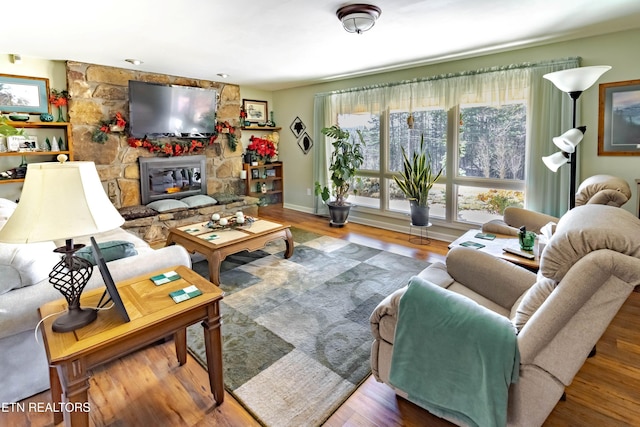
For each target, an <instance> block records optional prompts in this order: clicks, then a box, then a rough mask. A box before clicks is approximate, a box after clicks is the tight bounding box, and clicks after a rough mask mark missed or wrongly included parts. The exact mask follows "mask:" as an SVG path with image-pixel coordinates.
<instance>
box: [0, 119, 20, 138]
mask: <svg viewBox="0 0 640 427" xmlns="http://www.w3.org/2000/svg"><path fill="white" fill-rule="evenodd" d="M24 134H25V131H24V129H16V128H14V127H13V126H11V125H10V124H9V119H7V118H6V117H5V116H0V135H1V136H14V135H24Z"/></svg>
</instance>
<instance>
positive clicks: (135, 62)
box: [125, 59, 142, 65]
mask: <svg viewBox="0 0 640 427" xmlns="http://www.w3.org/2000/svg"><path fill="white" fill-rule="evenodd" d="M125 61H127V62H128V63H129V64H133V65H140V64H142V61H140V60H139V59H125Z"/></svg>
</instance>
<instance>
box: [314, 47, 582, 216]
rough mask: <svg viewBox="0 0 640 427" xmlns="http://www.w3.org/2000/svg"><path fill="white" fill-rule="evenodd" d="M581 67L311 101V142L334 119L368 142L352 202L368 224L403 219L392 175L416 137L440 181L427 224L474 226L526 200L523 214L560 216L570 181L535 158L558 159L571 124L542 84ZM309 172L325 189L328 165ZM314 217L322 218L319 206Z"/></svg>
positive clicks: (458, 77)
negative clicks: (557, 142)
mask: <svg viewBox="0 0 640 427" xmlns="http://www.w3.org/2000/svg"><path fill="white" fill-rule="evenodd" d="M579 66H580V59H579V58H563V59H557V60H552V61H543V62H538V63H521V64H511V65H506V66H499V67H492V68H485V69H481V70H474V71H464V72H461V73H456V74H446V75H444V74H443V75H439V76H430V77H424V78H415V79H413V80H406V81H400V82H392V83H386V84H376V85H370V86H365V87H360V88H350V89H344V90H337V91H333V92H325V93H318V94H316V96H315V99H314V115H315V122H316V131H315V134H316V137H317V138H318V139H319V140H320V138H321V136H320V135H321V134H320V129H321V128H322V127H326V126H331V125H332V124H334V123H336V120H337V123H338V124H340V125H341V126H342V127H343V128H346V129H348V130H350V131H352V130H353V131H355V129H361V130H363V132H364V133H365V135H366V140H367V142H368V147H367V149H366V151H367V155H366V164H365V166H364V167H363V169H362V170H360V171H359V177H360V178H361V180H360V182H359V183H358V184H357V185H355V186H354V189H353V190H354V191H353V193H354V194H353V199H350V200H351V201H353V202H356V204H358V205H360V206H361V207H362V208H363V209H367V210H368V211H367V212H366V214H367V215H366V216H368V217H369V218H373V217H374V216H375V215H382V216H395V217H397V218H400V217H401V215H406V213H408V211H409V207H408V206H409V204H408V202H407V201H406V200H405V198H404V197H403V195H402V194H401V193H400V192H399V191H398V189H397V187H396V186H395V184H394V182H393V176H394V174H396V173H398V171H399V170H400V169H401V167H402V165H401V149H402V148H403V147H404V148H405V149H406V150H409V152H411V150H412V149H414V147H416V146H417V145H418V144H419V141H420V137H421V135H424V138H425V141H426V143H427V146H428V147H429V150H430V153H431V156H432V160H433V162H434V165H433V167H440V166H443V167H444V172H445V173H444V175H443V176H442V177H441V179H440V181H439V183H438V184H437V185H436V186H434V187H433V189H432V191H431V192H430V206H431V215H432V216H433V217H434V218H438V219H441V220H443V221H446V222H448V223H451V224H453V223H458V224H465V223H472V224H479V223H483V222H485V221H487V220H489V219H491V218H497V217H500V216H501V215H502V210H503V209H504V207H505V206H512V205H515V206H522V205H524V204H525V200H526V207H527V208H528V209H532V210H535V211H539V212H544V213H547V214H549V215H554V216H560V215H561V214H562V213H563V212H564V211H566V199H567V198H566V197H564V196H565V194H564V193H565V190H563V188H564V186H562V185H559V184H558V181H563V180H565V179H567V177H565V176H563V174H559V173H554V172H552V171H550V170H548V169H547V168H546V167H545V166H544V164H543V163H542V162H541V161H540V158H541V157H543V156H546V155H549V154H550V153H552V152H555V151H557V150H556V149H555V147H554V146H553V144H552V142H551V141H552V138H553V137H555V136H557V135H559V134H560V133H562V132H564V130H566V128H567V126H569V125H570V123H569V122H570V119H571V114H570V112H571V103H570V102H568V100H567V97H566V96H562V95H563V94H562V93H560V92H559V91H558V90H557V88H555V87H554V86H553V85H552V84H549V81H548V80H546V79H545V78H544V76H545V75H546V74H548V73H550V72H554V71H559V70H565V69H570V68H576V67H579ZM409 117H411V118H412V119H413V129H409V126H407V119H409ZM533 124H535V125H533ZM321 144H322V145H319V148H322V149H323V151H324V152H325V153H326V154H327V155H328V154H329V151H330V146H327V144H326V143H325V141H322V142H321ZM315 165H317V166H319V168H316V169H315V170H314V178H316V179H317V180H320V181H327V176H326V171H325V169H326V168H325V166H326V158H322V159H318V161H317V162H316V163H315ZM525 188H526V189H527V192H526V197H525ZM315 202H317V200H316V201H315ZM314 210H315V211H316V212H320V211H321V209H320V208H319V205H318V204H317V203H316V204H315V206H314Z"/></svg>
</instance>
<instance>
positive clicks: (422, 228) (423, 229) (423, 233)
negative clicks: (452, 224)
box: [409, 222, 433, 245]
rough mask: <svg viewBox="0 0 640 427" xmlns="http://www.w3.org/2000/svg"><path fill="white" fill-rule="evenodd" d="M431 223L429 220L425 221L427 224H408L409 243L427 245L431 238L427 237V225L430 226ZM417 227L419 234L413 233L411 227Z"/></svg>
mask: <svg viewBox="0 0 640 427" xmlns="http://www.w3.org/2000/svg"><path fill="white" fill-rule="evenodd" d="M432 225H433V224H431V223H430V222H428V223H427V225H414V224H413V223H410V224H409V242H411V243H418V242H419V243H418V244H419V245H428V244H430V243H431V239H429V227H431V226H432ZM414 227H415V228H417V229H418V231H419V234H418V233H416V235H415V236H414V235H413V229H414Z"/></svg>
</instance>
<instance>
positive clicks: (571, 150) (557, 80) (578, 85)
mask: <svg viewBox="0 0 640 427" xmlns="http://www.w3.org/2000/svg"><path fill="white" fill-rule="evenodd" d="M610 69H611V67H610V66H608V65H594V66H591V67H579V68H570V69H568V70H562V71H556V72H553V73H548V74H545V75H544V76H543V77H544V78H545V79H548V80H550V81H551V82H552V83H553V84H554V85H555V86H556V87H557V88H558V89H560V90H561V91H563V92H566V93H568V94H569V97H570V98H571V100H572V101H573V106H572V108H573V113H572V122H571V129H570V130H568V131H567V132H565V133H563V134H562V135H560V136H557V137H555V138H553V143H554V144H555V145H556V147H558V148H559V149H560V150H562V151H558V152H557V153H554V154H552V155H550V156H546V157H543V158H542V161H543V162H544V164H545V165H546V166H547V167H548V168H549V169H551V170H552V171H553V172H557V171H558V169H559V168H560V166H562V165H563V164H565V163H569V164H570V165H571V177H570V182H569V209H573V208H574V207H575V206H576V173H577V162H578V158H577V155H578V149H577V146H578V144H579V143H580V141H582V138H583V137H584V133H585V132H586V131H587V127H586V126H580V127H576V103H577V101H578V98H580V95H582V92H584V91H585V90H587V89H589V88H590V87H591V86H593V84H594V83H595V82H596V81H598V79H599V78H600V76H602V75H603V74H604V73H605V72H607V71H609V70H610Z"/></svg>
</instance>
